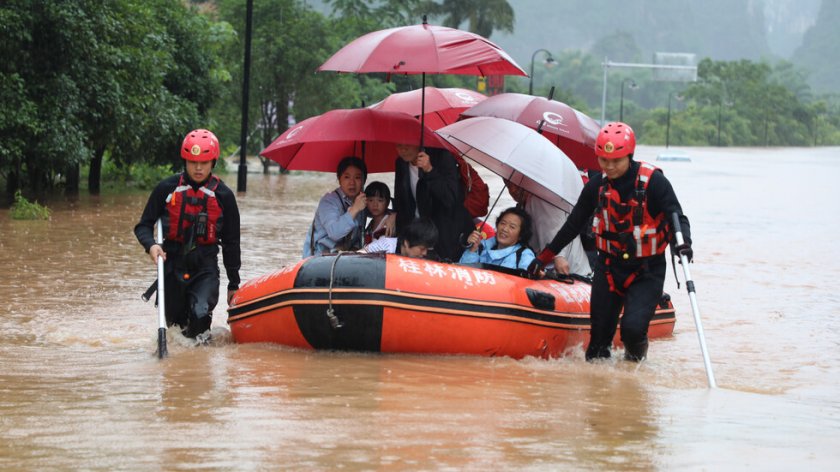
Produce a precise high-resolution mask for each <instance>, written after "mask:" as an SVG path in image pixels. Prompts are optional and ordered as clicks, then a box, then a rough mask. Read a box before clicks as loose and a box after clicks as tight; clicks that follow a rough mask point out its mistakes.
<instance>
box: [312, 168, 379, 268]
mask: <svg viewBox="0 0 840 472" xmlns="http://www.w3.org/2000/svg"><path fill="white" fill-rule="evenodd" d="M335 174H336V177H337V178H338V188H337V189H335V190H333V191H332V192H329V193H327V194H326V195H324V196H323V197H321V201H320V202H318V209H317V210H316V211H315V218H314V219H313V220H312V225H311V226H310V228H309V231H308V232H307V233H306V239H305V240H304V243H303V257H309V256H313V255H322V254H329V253H331V252H338V251H355V250H357V249H360V248H361V247H362V246H363V244H362V232H363V230H364V227H365V219H366V212H365V206H366V203H367V202H366V200H365V199H366V196H365V194H364V192H362V189H363V188H364V186H365V180H367V166H366V165H365V163H364V161H363V160H361V159H359V158H358V157H352V156H351V157H345V158H344V159H342V160H341V162H339V163H338V169H337V170H336V173H335Z"/></svg>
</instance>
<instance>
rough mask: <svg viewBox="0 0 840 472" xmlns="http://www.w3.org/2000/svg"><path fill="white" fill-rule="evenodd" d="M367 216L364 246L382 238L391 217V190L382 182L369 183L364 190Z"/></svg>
mask: <svg viewBox="0 0 840 472" xmlns="http://www.w3.org/2000/svg"><path fill="white" fill-rule="evenodd" d="M365 196H366V197H367V198H366V200H367V214H368V216H369V217H370V222H369V223H368V225H367V228H365V244H366V245H367V244H370V243H372V242H373V241H376V240H377V239H379V238H380V237H382V236H384V235H385V233H386V230H387V223H388V219H389V218H390V217H391V213H392V212H391V210H390V209H389V208H388V207H389V206H390V205H391V190H390V189H389V188H388V186H387V185H386V184H385V183H383V182H379V181H376V182H371V183H369V184H368V186H367V187H366V188H365Z"/></svg>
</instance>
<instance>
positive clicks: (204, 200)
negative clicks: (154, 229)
mask: <svg viewBox="0 0 840 472" xmlns="http://www.w3.org/2000/svg"><path fill="white" fill-rule="evenodd" d="M219 182H220V181H219V178H218V177H216V176H215V175H211V176H210V178H209V179H207V181H206V182H205V183H204V185H202V186H201V187H198V189H193V188H192V186H190V185H188V184H187V183H186V182H185V180H184V175H183V174H181V179H180V180H179V181H178V186H177V187H176V188H175V190H173V191H172V193H171V194H169V196H168V197H166V209H167V212H168V213H169V225H168V229H167V231H166V239H167V240H170V241H177V242H179V243H182V244H183V243H184V242H188V240H189V239H192V242H193V244H200V245H210V244H216V243H218V242H219V233H220V232H221V229H222V207H221V206H220V205H219V201H218V200H217V199H216V189H217V188H218V187H219ZM191 233H192V234H191ZM190 236H192V238H190Z"/></svg>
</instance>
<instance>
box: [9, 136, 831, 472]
mask: <svg viewBox="0 0 840 472" xmlns="http://www.w3.org/2000/svg"><path fill="white" fill-rule="evenodd" d="M683 150H685V151H686V152H687V153H688V155H689V156H690V157H691V159H692V161H691V162H662V161H660V162H655V159H656V156H657V154H658V153H660V152H662V151H663V149H662V148H654V147H640V148H639V150H638V158H639V159H640V160H646V161H650V162H655V163H656V164H657V165H658V166H660V167H662V168H663V169H664V171H665V173H666V175H667V176H668V177H669V179H670V180H671V182H672V183H673V185H674V188H675V190H676V192H677V195H678V196H679V198H680V200H681V201H682V204H683V208H684V211H685V213H686V214H687V215H688V217H689V218H690V220H691V223H692V236H693V239H694V254H695V263H694V264H693V265H692V267H691V271H692V275H693V278H694V280H695V282H696V286H697V297H698V301H699V305H700V309H701V312H702V316H703V327H704V329H705V333H706V342H707V346H708V348H709V352H710V354H711V360H712V365H713V367H714V372H715V376H716V380H717V383H718V386H719V387H720V388H719V389H717V390H712V391H710V390H709V389H707V383H706V375H705V371H704V367H703V359H702V356H701V352H700V347H699V343H698V339H697V333H696V330H695V327H694V321H693V317H692V314H691V308H690V305H689V300H688V295H687V294H686V291H685V286H684V285H682V284H681V286H680V288H679V289H677V287H676V283H675V281H674V277H673V272H672V271H671V269H670V268H669V275H668V279H667V281H666V291H668V292H669V293H671V295H672V298H673V300H674V305H675V306H676V308H677V325H676V328H675V331H674V336H673V337H672V338H669V339H664V340H657V341H655V342H652V343H651V346H650V351H649V357H650V358H649V360H647V361H645V362H644V363H642V364H641V365H636V364H630V363H626V362H622V361H616V360H613V361H611V362H608V363H605V364H597V365H590V364H587V363H586V362H584V360H583V353H582V351H581V350H580V349H578V350H577V351H576V352H574V353H573V355H572V356H570V357H567V358H563V359H556V360H551V361H543V360H537V359H533V358H526V359H524V360H521V361H515V360H512V359H508V358H481V357H467V356H462V357H459V356H447V357H434V356H405V355H371V354H350V353H329V352H303V351H296V350H292V349H287V348H283V347H278V346H269V345H234V344H224V343H220V345H215V346H203V347H192V346H191V345H190V343H189V342H188V341H187V340H186V339H184V338H182V337H180V336H179V335H177V334H175V333H172V332H170V333H169V352H170V356H169V357H168V358H167V359H165V360H163V361H159V360H158V359H157V358H156V357H155V352H154V351H155V349H156V342H157V311H156V309H155V308H154V306H153V305H152V304H151V303H143V302H142V301H141V300H140V294H141V293H142V292H143V291H144V290H145V289H146V288H147V287H148V286H149V284H150V283H152V281H153V280H154V278H155V267H154V266H153V265H152V264H151V261H150V260H149V258H148V256H147V255H146V254H145V253H144V252H143V250H142V248H141V246H140V245H139V244H138V243H137V241H136V239H135V238H134V235H133V233H132V229H133V227H134V225H135V223H136V222H137V220H138V218H139V215H140V213H141V211H142V209H143V205H144V204H145V202H146V199H147V198H148V194H146V193H145V192H144V193H133V194H130V195H108V196H103V197H98V198H92V197H88V196H82V197H81V199H80V200H79V201H78V202H74V203H64V202H61V203H53V204H50V207H51V208H52V210H53V213H52V219H51V220H50V221H13V220H11V219H10V217H9V212H8V210H0V259H2V260H3V261H4V262H5V267H6V270H5V271H4V274H3V276H2V278H0V300H2V305H0V366H2V369H0V469H4V470H45V469H49V470H184V469H214V470H279V469H296V470H334V469H339V468H340V469H344V470H371V469H385V470H391V469H423V470H639V471H649V470H743V469H745V468H747V467H751V468H755V469H756V470H791V469H793V468H795V469H800V470H836V469H837V467H838V464H840V435H838V431H840V289H838V287H837V281H838V280H840V262H838V260H840V243H838V242H837V235H838V234H840V211H838V210H837V209H836V208H835V209H832V208H834V206H833V203H831V202H833V201H834V198H835V197H836V187H835V185H836V181H837V177H838V175H840V149H838V148H817V149H810V148H808V149H781V150H777V149H771V150H767V149H741V148H735V149H733V148H721V149H715V148H687V149H683ZM483 175H485V176H486V179H485V180H487V181H488V184H489V185H490V187H491V202H492V198H495V195H496V194H498V192H499V190H500V189H501V188H502V183H501V180H499V179H498V178H496V177H493V176H492V174H487V173H483ZM222 177H223V179H224V180H225V181H226V182H228V184H229V185H230V186H231V187H235V184H236V175H234V174H230V175H226V176H222ZM373 180H383V181H385V182H387V183H388V184H389V185H390V184H391V182H392V180H393V177H392V176H391V175H389V174H373V175H371V176H369V178H368V182H370V181H373ZM335 186H336V180H335V175H334V174H297V175H285V176H281V175H276V174H275V175H269V176H263V175H261V174H249V176H248V192H247V194H245V195H239V196H238V201H239V205H240V211H241V213H242V220H243V227H242V248H243V265H242V272H241V274H242V279H243V281H245V280H249V279H252V278H254V277H257V276H260V275H263V274H266V273H268V272H271V271H274V270H277V269H279V268H281V267H282V266H284V265H285V264H288V263H291V262H295V261H297V260H298V259H299V256H300V252H301V248H302V241H303V237H304V234H305V232H306V229H307V227H308V225H309V224H310V223H311V220H312V215H313V212H314V210H315V207H316V206H317V202H318V199H319V198H320V196H321V195H322V194H323V193H324V192H326V191H329V190H331V189H332V188H334V187H335ZM510 204H511V199H510V198H509V196H508V195H507V194H506V193H505V194H504V195H503V198H502V200H501V202H500V203H499V205H498V206H497V207H496V210H495V211H494V213H496V214H497V213H498V212H499V211H500V210H501V209H504V208H506V207H507V206H510ZM493 219H495V216H494V217H493ZM222 274H223V280H222V297H221V298H222V299H223V300H224V294H225V290H224V287H226V284H227V280H226V279H225V277H224V270H222ZM678 274H679V278H680V280H682V278H683V275H682V271H681V270H680V271H679V272H678ZM223 300H222V301H221V302H220V305H219V306H218V307H217V309H216V313H215V319H214V326H215V327H216V330H221V329H223V328H224V326H225V325H226V323H225V318H226V308H227V306H226V305H225V304H224V301H223Z"/></svg>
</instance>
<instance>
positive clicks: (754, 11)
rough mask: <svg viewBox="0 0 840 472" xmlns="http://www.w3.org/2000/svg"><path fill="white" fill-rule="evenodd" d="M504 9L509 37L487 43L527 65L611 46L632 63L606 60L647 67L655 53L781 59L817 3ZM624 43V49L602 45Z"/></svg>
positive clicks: (659, 1) (662, 0) (578, 4)
mask: <svg viewBox="0 0 840 472" xmlns="http://www.w3.org/2000/svg"><path fill="white" fill-rule="evenodd" d="M510 4H511V5H512V6H513V8H514V11H515V12H516V24H515V30H514V33H513V34H508V33H502V32H498V33H494V34H493V37H492V38H491V39H492V40H493V41H495V42H496V43H498V44H499V45H500V46H502V47H503V48H504V49H505V50H506V51H508V52H509V53H511V54H512V55H513V56H514V58H515V59H516V60H517V61H519V62H520V63H525V64H527V63H529V62H530V57H531V54H532V53H533V51H535V50H537V49H539V48H546V49H549V50H551V51H560V50H566V49H579V50H584V51H587V52H593V53H600V52H604V53H609V52H610V51H609V48H610V47H614V48H615V49H616V52H615V53H616V54H620V52H618V51H620V50H621V48H624V50H625V51H626V50H628V49H629V50H633V49H635V50H636V51H637V55H638V56H639V57H635V58H630V57H612V56H610V57H609V58H610V59H611V60H616V61H622V60H630V59H633V60H645V61H649V60H650V58H651V57H652V54H653V53H654V52H659V51H661V52H689V53H695V54H697V56H698V58H703V57H710V58H712V59H714V60H737V59H750V60H758V59H761V58H767V57H771V56H776V57H781V58H788V59H789V58H790V55H791V53H792V52H793V51H794V50H795V49H796V47H797V46H798V45H799V44H800V43H801V40H802V35H803V34H804V33H805V31H806V30H807V28H809V27H810V25H812V24H813V23H814V17H815V15H816V13H817V8H818V7H819V5H820V0H747V1H744V0H741V1H732V0H706V1H704V2H697V1H692V0H637V1H633V2H621V3H619V2H616V1H614V0H510ZM628 36H629V37H630V38H632V41H633V44H632V46H633V47H631V48H628V47H627V45H625V44H610V42H609V40H607V41H604V38H611V37H625V38H626V37H628ZM605 42H606V44H604V43H605ZM605 47H606V50H604V48H605Z"/></svg>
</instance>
